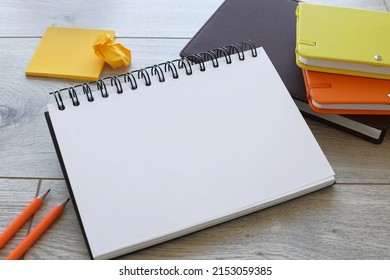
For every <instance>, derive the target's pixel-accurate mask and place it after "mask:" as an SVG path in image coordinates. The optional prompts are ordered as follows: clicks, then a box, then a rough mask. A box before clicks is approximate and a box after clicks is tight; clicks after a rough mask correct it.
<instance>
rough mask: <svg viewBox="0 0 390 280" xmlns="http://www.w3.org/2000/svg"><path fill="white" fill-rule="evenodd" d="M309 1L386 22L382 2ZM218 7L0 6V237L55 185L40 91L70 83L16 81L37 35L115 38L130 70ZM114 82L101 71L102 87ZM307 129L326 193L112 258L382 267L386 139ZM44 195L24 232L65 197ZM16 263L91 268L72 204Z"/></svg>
mask: <svg viewBox="0 0 390 280" xmlns="http://www.w3.org/2000/svg"><path fill="white" fill-rule="evenodd" d="M307 2H310V3H318V4H329V5H339V6H349V7H355V8H366V9H373V10H379V11H386V10H387V11H390V0H353V1H352V0H342V1H336V0H308V1H307ZM220 3H222V0H212V1H202V3H200V2H198V1H194V0H172V1H169V0H162V1H161V0H151V1H138V0H113V1H110V3H109V4H107V1H103V0H95V1H92V0H87V1H80V0H79V1H72V0H57V1H54V0H39V1H21V0H3V1H2V4H1V5H0V41H1V43H2V44H0V59H1V61H2V65H3V67H4V69H6V71H1V73H0V88H1V94H0V159H1V160H0V213H1V214H0V230H3V229H4V228H5V227H6V226H7V225H8V224H9V222H10V221H12V219H13V218H14V217H16V216H17V215H18V214H19V213H20V212H21V211H22V210H23V208H24V207H25V205H27V204H28V203H29V202H30V201H31V200H32V199H33V198H34V197H35V196H36V193H37V188H38V185H39V183H38V182H39V180H38V179H41V178H58V179H61V178H63V175H62V172H61V169H60V167H59V164H58V160H57V156H56V154H55V151H54V148H53V144H52V141H51V138H50V135H49V132H48V129H47V125H46V122H45V119H44V116H43V112H44V111H45V110H46V105H47V103H49V102H53V100H52V98H50V97H49V95H48V93H49V92H50V91H53V90H57V89H59V88H63V87H66V86H71V85H75V84H76V83H77V81H73V80H63V79H53V78H41V77H26V76H25V75H24V70H25V68H26V66H27V64H28V62H29V61H30V59H31V57H32V55H33V53H34V51H35V49H36V47H37V46H38V43H39V40H40V39H39V37H40V36H41V35H42V34H43V32H44V30H45V29H46V27H47V26H71V27H87V28H104V29H114V30H116V32H117V37H118V38H119V41H120V42H121V43H123V44H124V45H126V46H127V47H129V48H130V49H131V50H132V52H133V62H132V64H131V67H130V69H129V70H134V69H139V68H142V67H145V66H149V65H152V64H155V63H159V62H163V61H167V60H171V59H174V58H177V56H178V53H179V51H180V50H181V49H182V47H183V46H184V45H185V44H186V43H187V41H188V38H190V37H192V36H193V35H194V34H195V32H196V31H197V30H198V29H199V28H200V27H201V26H202V25H203V23H204V22H205V21H206V20H207V19H208V18H209V16H210V15H211V14H212V13H213V12H214V10H215V9H216V8H217V7H218V6H219V5H220ZM34 37H36V38H34ZM129 37H132V38H129ZM134 37H138V38H134ZM140 37H141V38H140ZM152 37H153V38H152ZM123 71H124V70H123V69H119V70H111V69H109V68H108V67H106V68H105V69H104V72H103V74H102V76H103V77H104V76H109V75H114V74H120V73H122V72H123ZM306 120H307V122H308V124H309V126H310V128H311V130H312V131H313V134H314V135H315V137H316V139H317V141H318V142H319V144H320V146H321V148H322V149H323V150H324V152H325V155H326V156H327V158H328V159H329V161H330V163H331V164H332V166H333V168H334V170H335V171H336V179H337V182H338V183H337V184H336V185H334V186H333V187H329V188H326V189H324V190H321V191H318V192H315V193H312V194H309V195H306V196H304V197H301V198H298V199H295V200H292V201H289V202H286V203H283V204H281V205H277V206H274V207H271V208H268V209H265V210H263V211H260V212H257V213H254V214H252V215H248V216H245V217H243V218H239V219H236V220H234V221H231V222H227V223H224V224H222V225H219V226H215V227H212V228H210V229H207V230H203V231H200V232H197V233H194V234H191V235H188V236H185V237H182V238H178V239H176V240H172V241H170V242H166V243H163V244H160V245H157V246H154V247H152V248H148V249H145V250H141V251H139V252H135V253H133V254H129V255H127V256H124V257H122V259H389V258H390V241H389V240H390V239H389V238H388V233H389V232H390V218H389V217H390V216H389V215H388V213H389V210H390V209H389V207H390V206H389V205H390V172H389V170H390V152H389V151H390V131H389V132H388V133H387V136H386V139H385V140H384V142H383V143H382V144H380V145H375V144H371V143H369V142H366V141H364V140H362V139H360V138H357V137H355V136H352V135H350V134H347V133H345V132H343V131H339V130H337V129H334V128H331V127H328V126H326V125H324V124H322V123H318V122H316V121H313V120H310V119H306ZM1 177H3V179H2V178H1ZM4 177H8V178H14V179H4ZM18 178H26V179H18ZM34 178H37V179H34ZM47 188H52V192H51V194H50V197H49V199H48V200H47V201H46V203H45V204H44V206H43V207H42V208H41V209H40V211H39V212H38V213H37V214H36V216H35V217H34V219H33V221H32V223H33V225H34V226H35V225H36V224H37V223H38V222H39V220H40V219H41V218H42V217H43V215H45V214H46V213H47V212H48V211H49V210H50V209H51V207H53V206H54V205H55V204H58V203H59V202H61V201H62V200H64V199H65V198H66V197H67V196H68V192H67V189H66V186H65V183H64V181H63V180H43V181H42V184H41V185H39V191H43V190H45V189H47ZM28 230H29V225H25V226H24V227H23V228H22V230H21V231H20V232H18V234H17V235H16V236H15V238H14V239H13V240H12V241H11V242H10V243H9V244H7V245H6V247H4V248H3V249H1V250H0V258H3V257H5V256H6V255H8V253H9V252H10V251H11V250H12V249H13V248H14V247H15V246H16V244H17V243H18V242H19V241H20V240H21V239H22V238H24V236H25V235H26V234H27V232H28ZM25 258H26V259H88V258H89V257H88V253H87V248H86V246H85V243H84V240H83V237H82V235H81V231H80V228H79V225H78V221H77V219H76V215H75V212H74V209H73V206H72V204H70V205H68V206H67V208H66V211H65V212H64V214H63V215H62V217H61V218H60V219H59V220H58V221H57V222H56V223H55V224H54V225H53V227H52V228H51V229H50V230H49V231H48V232H47V233H45V235H44V236H42V238H41V239H40V240H39V241H38V243H36V244H35V245H34V247H33V248H31V250H30V251H29V252H28V253H27V254H26V256H25Z"/></svg>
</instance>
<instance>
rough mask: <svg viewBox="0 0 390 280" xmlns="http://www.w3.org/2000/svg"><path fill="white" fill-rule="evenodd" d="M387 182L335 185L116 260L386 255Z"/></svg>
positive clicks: (389, 225)
mask: <svg viewBox="0 0 390 280" xmlns="http://www.w3.org/2000/svg"><path fill="white" fill-rule="evenodd" d="M389 210H390V185H335V186H333V187H328V188H325V189H323V190H320V191H317V192H315V193H312V194H309V195H306V196H303V197H300V198H297V199H294V200H291V201H289V202H286V203H283V204H280V205H277V206H274V207H271V208H268V209H265V210H262V211H259V212H256V213H254V214H251V215H248V216H245V217H242V218H239V219H236V220H234V221H231V222H227V223H224V224H222V225H218V226H215V227H212V228H209V229H206V230H203V231H200V232H197V233H193V234H191V235H188V236H185V237H182V238H178V239H175V240H172V241H169V242H166V243H163V244H161V245H157V246H154V247H152V248H149V249H145V250H141V251H138V252H135V253H133V254H129V255H127V256H124V257H121V258H120V259H389V258H390V239H389V238H388V233H389V231H390V216H389V215H388V213H389Z"/></svg>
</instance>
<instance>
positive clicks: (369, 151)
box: [306, 118, 390, 183]
mask: <svg viewBox="0 0 390 280" xmlns="http://www.w3.org/2000/svg"><path fill="white" fill-rule="evenodd" d="M306 121H307V123H308V124H309V127H310V129H311V131H312V132H313V134H314V136H315V137H316V139H317V141H318V143H319V144H320V146H321V148H322V150H323V151H324V153H325V155H326V157H327V158H328V160H329V162H330V164H331V165H332V167H333V169H334V171H335V172H336V182H337V183H389V182H390V172H389V170H390V152H389V151H390V141H389V140H390V131H388V132H387V134H386V137H385V139H384V141H383V143H381V144H380V145H376V144H372V143H370V142H367V141H365V140H363V139H360V138H357V137H355V136H353V135H351V134H348V133H346V132H344V131H341V130H338V129H335V128H332V127H329V126H327V125H324V124H322V123H319V122H317V121H314V120H311V119H308V118H306Z"/></svg>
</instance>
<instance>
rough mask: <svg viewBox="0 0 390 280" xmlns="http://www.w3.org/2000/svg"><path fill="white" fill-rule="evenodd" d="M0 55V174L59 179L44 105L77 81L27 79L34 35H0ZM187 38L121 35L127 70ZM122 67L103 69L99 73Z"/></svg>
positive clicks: (169, 52)
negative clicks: (53, 93)
mask: <svg viewBox="0 0 390 280" xmlns="http://www.w3.org/2000/svg"><path fill="white" fill-rule="evenodd" d="M3 40H5V41H7V45H4V44H0V59H1V61H2V62H3V63H4V65H9V67H8V68H7V71H2V72H1V73H0V88H1V89H2V94H1V96H0V131H1V132H0V158H1V161H0V177H28V178H31V177H35V178H63V175H62V172H61V169H60V166H59V164H58V160H57V156H56V154H55V151H54V147H53V144H52V141H51V137H50V134H49V131H48V128H47V124H46V121H45V118H44V112H45V111H46V110H47V109H46V105H47V104H48V103H49V102H54V99H53V97H50V96H49V92H51V91H53V90H58V89H60V88H63V87H66V86H71V85H75V84H77V83H78V82H80V81H74V80H66V79H55V78H44V77H26V76H25V74H24V70H25V67H26V66H27V64H28V63H29V60H30V59H31V57H32V55H33V52H34V50H35V48H36V47H37V45H38V43H39V39H3ZM187 41H188V40H186V39H184V40H179V39H175V40H153V39H122V40H121V42H122V43H123V44H124V45H126V46H128V47H129V48H130V49H131V50H132V53H133V62H132V64H131V67H130V68H129V69H127V70H129V71H131V70H134V69H139V68H142V67H146V66H149V65H153V64H155V63H159V62H164V61H167V60H171V59H175V58H177V57H178V53H179V51H180V50H181V48H182V47H183V46H184V45H185V44H186V43H187ZM125 70H126V69H117V70H112V69H111V68H110V67H109V66H106V67H105V68H104V71H103V73H102V77H105V76H110V75H114V74H120V73H122V72H123V71H125Z"/></svg>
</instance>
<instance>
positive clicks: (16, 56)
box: [0, 39, 390, 183]
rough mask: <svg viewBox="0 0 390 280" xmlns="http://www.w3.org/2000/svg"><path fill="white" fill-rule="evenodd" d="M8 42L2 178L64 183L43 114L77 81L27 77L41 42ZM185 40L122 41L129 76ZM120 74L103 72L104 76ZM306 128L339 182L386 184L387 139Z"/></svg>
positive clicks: (2, 77)
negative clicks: (129, 55) (128, 54)
mask: <svg viewBox="0 0 390 280" xmlns="http://www.w3.org/2000/svg"><path fill="white" fill-rule="evenodd" d="M6 40H7V42H8V44H7V45H0V59H1V60H2V61H3V62H4V64H5V65H9V68H8V71H3V72H2V73H0V86H1V88H2V89H3V91H2V96H1V99H0V106H1V110H0V127H1V128H0V129H1V133H0V143H2V144H1V145H0V158H1V159H2V160H1V161H0V177H29V178H31V177H35V178H63V175H62V172H61V169H60V167H59V164H58V160H57V156H56V154H55V151H54V148H53V144H52V141H51V137H50V135H49V132H48V129H47V125H46V121H45V119H44V116H43V112H44V111H45V110H46V105H47V103H48V102H54V100H53V99H52V98H51V97H49V95H48V93H49V92H51V91H53V90H56V89H60V88H63V87H65V86H70V85H75V84H76V83H77V81H72V80H65V79H54V78H43V77H26V76H25V75H24V67H25V66H26V65H27V64H28V62H29V60H30V58H31V56H32V54H33V52H34V50H35V48H36V46H37V44H38V42H39V39H6ZM187 41H188V40H185V39H182V40H178V39H175V40H157V39H156V40H154V39H122V43H123V44H125V45H126V46H128V47H130V48H131V49H132V51H133V57H134V58H133V62H132V65H131V67H130V68H129V70H130V71H131V70H134V69H139V68H142V67H146V66H149V65H152V64H155V63H159V62H163V61H167V60H171V59H174V58H177V57H178V53H179V51H180V50H181V48H182V47H183V46H184V45H185V44H186V42H187ZM9 50H12V51H9ZM123 71H124V70H123V69H119V70H112V69H110V68H109V67H106V68H105V69H104V72H103V74H102V76H103V77H104V76H109V75H114V74H119V73H122V72H123ZM308 123H309V125H310V128H311V129H312V130H313V133H314V134H315V136H316V138H317V140H318V142H319V143H320V145H321V147H322V148H323V150H324V152H325V154H326V156H327V157H328V158H329V160H330V162H331V164H332V166H333V167H334V169H335V171H336V175H337V180H338V182H340V183H390V173H389V172H387V170H389V169H390V153H388V152H387V151H388V150H389V145H390V142H389V141H388V139H389V137H387V139H386V140H385V141H384V142H383V143H382V144H381V145H374V144H371V143H369V142H366V141H364V140H361V139H359V138H357V137H355V136H352V135H349V134H347V133H344V132H341V131H338V130H336V129H333V128H330V127H328V126H326V125H323V124H321V123H318V122H315V121H311V120H308ZM363 159H364V160H363Z"/></svg>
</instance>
